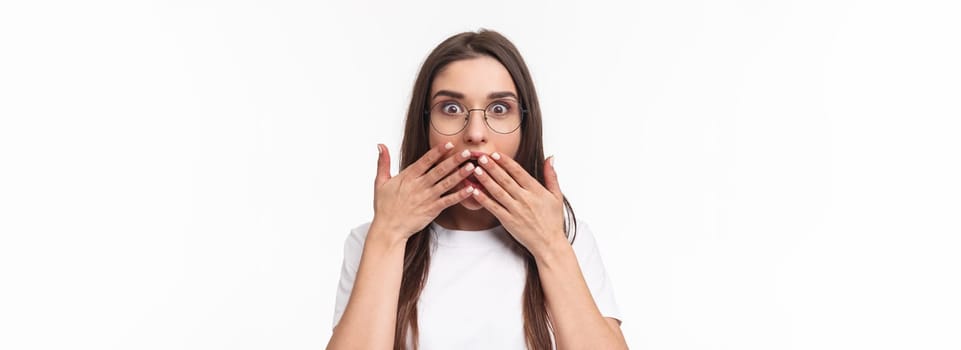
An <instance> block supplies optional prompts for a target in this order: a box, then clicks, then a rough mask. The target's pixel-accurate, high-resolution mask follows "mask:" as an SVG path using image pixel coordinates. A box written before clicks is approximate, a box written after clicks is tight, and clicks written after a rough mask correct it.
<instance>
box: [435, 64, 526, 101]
mask: <svg viewBox="0 0 961 350" xmlns="http://www.w3.org/2000/svg"><path fill="white" fill-rule="evenodd" d="M439 91H452V92H456V93H460V94H462V95H464V98H466V99H478V100H485V99H488V95H490V94H492V93H497V92H512V93H514V94H515V95H516V94H517V89H516V88H515V87H514V81H513V79H511V74H510V72H508V71H507V68H504V65H502V64H501V63H500V62H498V61H497V60H495V59H493V58H491V57H487V56H481V57H478V58H471V59H466V60H459V61H454V62H451V63H449V64H448V65H447V66H446V67H444V68H443V69H442V70H441V71H439V72H438V73H437V75H435V76H434V81H433V83H432V84H431V91H430V96H435V95H436V94H437V92H439Z"/></svg>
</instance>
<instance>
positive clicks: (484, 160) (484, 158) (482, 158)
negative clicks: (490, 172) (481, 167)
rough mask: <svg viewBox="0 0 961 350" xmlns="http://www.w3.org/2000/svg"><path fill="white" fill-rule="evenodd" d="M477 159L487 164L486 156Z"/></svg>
mask: <svg viewBox="0 0 961 350" xmlns="http://www.w3.org/2000/svg"><path fill="white" fill-rule="evenodd" d="M477 161H478V162H481V164H487V156H481V157H480V159H478V160H477Z"/></svg>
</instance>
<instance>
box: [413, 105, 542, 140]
mask: <svg viewBox="0 0 961 350" xmlns="http://www.w3.org/2000/svg"><path fill="white" fill-rule="evenodd" d="M473 111H484V122H485V123H487V127H488V128H490V129H491V130H493V131H494V132H496V133H498V134H510V133H512V132H514V130H517V128H520V126H521V120H522V119H523V116H524V114H525V113H526V112H527V111H526V110H523V109H521V108H520V106H519V104H518V103H517V101H515V100H497V101H494V102H491V104H489V105H487V108H484V109H480V108H475V109H468V108H467V107H464V105H463V104H461V103H460V102H457V101H441V102H438V103H435V104H434V105H433V106H431V108H430V110H429V111H426V113H427V115H428V117H429V118H430V125H431V127H433V128H434V130H436V131H437V132H439V133H441V134H444V135H447V136H450V135H456V134H457V133H460V132H461V131H463V130H464V128H466V127H467V124H468V121H470V113H471V112H473Z"/></svg>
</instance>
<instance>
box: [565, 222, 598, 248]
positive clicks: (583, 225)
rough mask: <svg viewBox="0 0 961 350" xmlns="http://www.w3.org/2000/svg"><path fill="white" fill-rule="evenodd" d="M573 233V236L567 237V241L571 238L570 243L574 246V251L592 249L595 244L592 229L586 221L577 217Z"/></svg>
mask: <svg viewBox="0 0 961 350" xmlns="http://www.w3.org/2000/svg"><path fill="white" fill-rule="evenodd" d="M573 233H574V236H573V237H568V241H570V240H571V239H573V242H571V245H572V246H573V247H574V251H583V250H592V249H594V247H595V246H596V245H597V241H596V240H595V238H594V231H593V230H592V229H591V226H590V225H588V223H587V221H585V220H581V219H578V220H577V224H576V225H575V228H574V232H573Z"/></svg>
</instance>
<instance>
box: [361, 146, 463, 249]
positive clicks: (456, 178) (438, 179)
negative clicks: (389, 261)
mask: <svg viewBox="0 0 961 350" xmlns="http://www.w3.org/2000/svg"><path fill="white" fill-rule="evenodd" d="M377 148H378V149H379V150H380V155H379V157H378V159H377V177H376V178H375V180H374V220H373V222H372V223H371V228H372V230H371V232H375V231H374V230H373V228H374V227H376V228H377V230H376V232H379V233H380V234H386V235H389V237H383V238H387V239H388V240H390V241H394V242H399V241H406V240H407V239H408V238H409V237H410V236H413V235H414V234H415V233H417V232H419V231H420V230H422V229H423V228H424V227H426V226H427V225H428V224H430V222H431V221H433V220H434V219H435V218H437V216H438V215H440V213H441V211H443V210H444V209H446V208H448V207H450V206H452V205H454V204H457V203H460V202H461V201H462V200H464V199H465V198H467V197H470V195H471V192H472V190H473V189H472V188H470V187H468V188H465V189H464V190H461V191H456V192H454V193H450V194H447V195H444V193H446V192H447V191H448V190H450V189H451V188H454V186H457V184H459V183H460V182H461V181H462V180H464V179H465V178H467V177H468V176H470V174H471V172H472V171H473V170H474V164H471V163H467V165H465V166H463V167H459V165H460V164H461V163H463V162H464V161H466V160H467V159H469V158H470V152H469V151H467V150H464V151H463V152H461V153H457V154H450V153H451V152H450V151H451V150H452V149H453V148H454V145H453V144H451V143H450V142H448V143H446V144H442V145H437V146H435V147H434V148H432V149H430V150H429V151H427V153H425V154H424V155H423V156H422V157H421V158H420V159H418V160H417V161H416V162H414V163H413V164H411V165H410V166H408V167H407V168H406V169H404V170H403V171H401V172H400V173H398V174H397V175H396V176H391V175H390V152H388V150H387V146H384V145H382V144H378V145H377ZM445 157H446V158H445ZM441 159H443V161H442V162H440V163H439V164H437V166H435V167H433V169H432V168H431V166H433V165H434V164H435V163H437V162H438V161H440V160H441Z"/></svg>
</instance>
